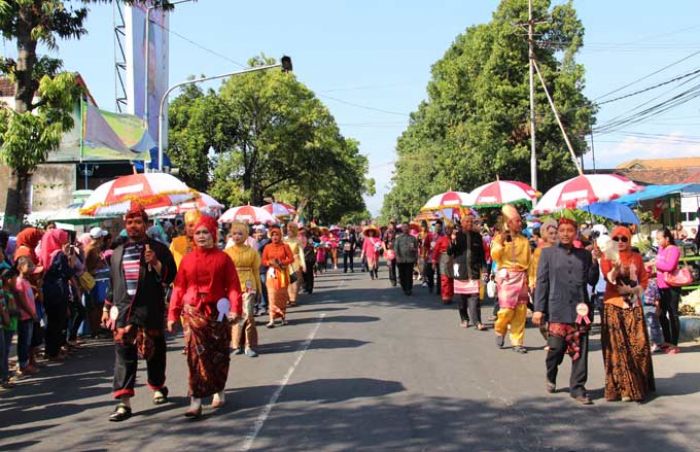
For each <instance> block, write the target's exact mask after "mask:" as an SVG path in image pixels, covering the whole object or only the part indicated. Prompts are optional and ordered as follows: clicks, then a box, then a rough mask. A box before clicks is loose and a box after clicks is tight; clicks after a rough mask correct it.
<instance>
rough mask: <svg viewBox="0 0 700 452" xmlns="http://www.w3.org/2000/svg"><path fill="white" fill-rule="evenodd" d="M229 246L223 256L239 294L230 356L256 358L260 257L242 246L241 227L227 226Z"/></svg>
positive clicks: (244, 233)
mask: <svg viewBox="0 0 700 452" xmlns="http://www.w3.org/2000/svg"><path fill="white" fill-rule="evenodd" d="M231 238H232V239H233V246H232V247H230V248H227V249H226V251H225V252H226V254H228V256H229V257H230V258H231V260H232V261H233V263H234V264H235V265H236V271H237V272H238V279H239V281H240V282H241V291H242V293H243V322H241V323H236V324H234V325H233V333H232V334H233V341H232V344H233V353H234V354H235V355H240V354H241V353H243V352H244V351H243V346H245V354H246V356H249V357H251V358H254V357H256V356H258V354H257V352H256V351H255V348H256V347H257V346H258V330H257V328H256V327H255V300H256V298H257V296H258V294H260V293H261V292H262V284H261V282H260V255H259V254H258V252H257V251H256V250H254V249H253V248H251V247H250V246H248V245H247V244H246V239H247V238H248V228H247V227H246V225H245V224H243V223H232V224H231Z"/></svg>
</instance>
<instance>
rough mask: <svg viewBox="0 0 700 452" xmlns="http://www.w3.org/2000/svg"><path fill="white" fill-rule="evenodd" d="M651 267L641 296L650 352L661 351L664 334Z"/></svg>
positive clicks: (654, 274)
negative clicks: (647, 281)
mask: <svg viewBox="0 0 700 452" xmlns="http://www.w3.org/2000/svg"><path fill="white" fill-rule="evenodd" d="M651 270H653V268H647V271H649V283H648V285H647V288H646V290H645V291H644V295H643V297H642V299H643V303H644V319H645V320H646V322H647V331H648V332H649V341H650V342H651V352H652V353H662V352H663V348H664V345H665V344H664V336H663V333H662V332H661V324H660V323H659V302H660V300H661V297H660V295H659V288H658V286H657V285H656V273H655V272H653V271H651Z"/></svg>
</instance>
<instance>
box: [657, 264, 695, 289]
mask: <svg viewBox="0 0 700 452" xmlns="http://www.w3.org/2000/svg"><path fill="white" fill-rule="evenodd" d="M664 281H666V284H668V285H669V286H671V287H683V286H687V285H689V284H691V283H692V282H693V274H692V273H691V272H690V269H689V268H688V267H679V268H677V269H675V270H674V271H672V272H670V273H666V276H665V277H664Z"/></svg>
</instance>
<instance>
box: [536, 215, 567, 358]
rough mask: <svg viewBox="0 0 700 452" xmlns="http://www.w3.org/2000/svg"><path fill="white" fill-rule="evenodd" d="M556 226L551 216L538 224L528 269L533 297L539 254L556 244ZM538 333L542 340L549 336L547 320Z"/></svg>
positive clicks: (547, 349) (557, 226)
mask: <svg viewBox="0 0 700 452" xmlns="http://www.w3.org/2000/svg"><path fill="white" fill-rule="evenodd" d="M558 228H559V225H558V224H557V222H556V221H554V220H552V219H551V218H550V219H549V220H546V221H544V222H543V223H542V225H541V226H540V237H541V240H540V242H539V243H538V244H537V248H535V251H534V252H533V253H532V262H531V263H530V269H529V270H528V280H529V284H528V285H529V286H530V293H532V294H533V297H534V293H535V285H536V283H537V267H538V265H539V264H540V256H541V255H542V250H543V249H544V248H549V247H550V246H554V245H556V243H557V230H558ZM540 334H542V337H544V340H547V338H548V337H549V329H548V327H547V322H542V323H541V324H540ZM544 349H545V351H549V345H545V347H544Z"/></svg>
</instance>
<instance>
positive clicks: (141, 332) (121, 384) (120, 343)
mask: <svg viewBox="0 0 700 452" xmlns="http://www.w3.org/2000/svg"><path fill="white" fill-rule="evenodd" d="M124 221H125V223H126V233H127V236H128V239H127V242H126V243H125V244H123V245H120V246H118V247H117V248H116V249H115V250H114V253H113V254H112V260H111V261H112V268H111V280H112V284H111V288H110V292H109V294H108V296H107V300H106V301H105V306H104V309H103V313H102V323H103V324H105V325H108V326H111V327H112V329H113V331H114V343H115V344H114V345H115V363H114V391H113V393H112V395H113V397H114V398H115V399H117V400H119V401H120V402H119V404H118V405H117V408H116V409H115V411H114V413H112V415H111V416H110V417H109V420H110V421H114V422H119V421H124V420H126V419H128V418H129V417H131V404H130V400H131V397H133V396H134V385H135V383H136V370H137V368H138V359H139V358H142V359H145V360H146V364H147V369H148V387H149V388H151V390H153V392H154V394H153V403H155V404H161V403H165V402H167V400H168V399H167V397H168V388H167V387H166V386H165V352H166V347H165V335H164V329H165V321H164V319H165V290H164V287H166V286H168V285H170V284H171V283H172V282H173V280H174V279H175V273H176V272H177V267H176V266H175V260H174V259H173V256H172V254H171V253H170V251H169V250H168V248H167V247H166V246H165V245H164V244H162V243H160V242H158V241H156V240H153V239H150V238H148V237H147V235H146V225H147V224H148V215H147V214H146V211H145V210H144V209H143V207H141V206H139V205H133V206H132V207H131V209H130V210H129V211H128V212H127V213H126V216H125V218H124Z"/></svg>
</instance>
